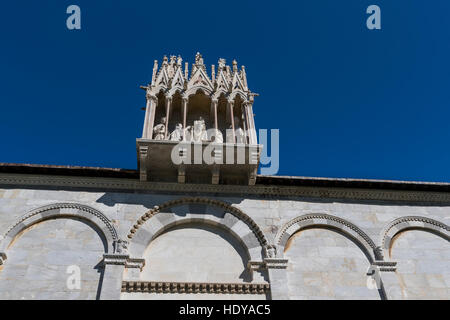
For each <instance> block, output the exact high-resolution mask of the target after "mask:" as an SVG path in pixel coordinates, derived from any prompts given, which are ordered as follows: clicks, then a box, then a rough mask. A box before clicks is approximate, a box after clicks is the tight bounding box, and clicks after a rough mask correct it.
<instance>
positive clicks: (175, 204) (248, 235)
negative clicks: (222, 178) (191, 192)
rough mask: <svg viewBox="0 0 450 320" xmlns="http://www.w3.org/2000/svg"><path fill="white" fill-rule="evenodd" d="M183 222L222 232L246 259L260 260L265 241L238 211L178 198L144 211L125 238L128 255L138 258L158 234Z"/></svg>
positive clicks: (215, 202)
mask: <svg viewBox="0 0 450 320" xmlns="http://www.w3.org/2000/svg"><path fill="white" fill-rule="evenodd" d="M184 223H205V224H209V225H213V226H217V227H220V228H222V229H225V230H227V231H229V232H230V233H231V234H232V235H233V236H234V237H236V238H237V239H238V240H239V241H240V242H241V243H242V244H243V246H244V248H246V249H247V251H248V255H249V257H250V260H252V261H262V260H263V247H264V246H265V245H266V244H267V240H266V237H265V236H264V234H263V232H262V231H261V230H260V229H259V227H258V225H257V224H256V223H255V222H254V221H253V220H252V219H251V218H250V217H249V216H247V215H246V214H245V213H243V212H242V211H241V210H240V209H238V208H236V207H233V206H231V205H229V204H227V203H225V202H222V201H219V200H212V199H207V198H181V199H177V200H172V201H168V202H166V203H163V204H161V205H160V206H155V207H154V208H152V209H150V210H149V211H147V212H146V213H145V214H143V215H142V216H141V217H140V218H139V219H138V220H137V222H136V224H135V225H134V226H133V227H132V228H131V230H130V232H129V233H128V235H127V237H128V239H129V240H130V245H129V249H128V250H129V253H130V255H131V256H133V257H141V256H142V255H143V253H144V251H145V249H146V248H147V247H148V245H149V244H150V242H151V241H152V240H153V239H155V238H156V237H157V236H158V235H160V234H161V233H162V232H164V231H166V230H168V229H170V228H171V227H173V226H175V225H178V224H184Z"/></svg>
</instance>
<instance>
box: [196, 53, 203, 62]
mask: <svg viewBox="0 0 450 320" xmlns="http://www.w3.org/2000/svg"><path fill="white" fill-rule="evenodd" d="M195 64H199V65H202V64H203V58H202V55H201V54H200V52H197V54H196V55H195Z"/></svg>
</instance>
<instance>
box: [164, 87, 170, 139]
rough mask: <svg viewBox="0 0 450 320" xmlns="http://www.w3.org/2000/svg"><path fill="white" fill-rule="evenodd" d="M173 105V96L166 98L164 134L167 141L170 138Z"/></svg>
mask: <svg viewBox="0 0 450 320" xmlns="http://www.w3.org/2000/svg"><path fill="white" fill-rule="evenodd" d="M171 104H172V96H166V133H165V134H164V139H165V140H167V138H168V137H169V116H170V106H171Z"/></svg>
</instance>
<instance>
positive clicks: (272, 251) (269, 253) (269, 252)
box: [265, 245, 277, 258]
mask: <svg viewBox="0 0 450 320" xmlns="http://www.w3.org/2000/svg"><path fill="white" fill-rule="evenodd" d="M265 249H266V257H267V258H276V256H277V247H275V246H274V245H267V246H266V247H265Z"/></svg>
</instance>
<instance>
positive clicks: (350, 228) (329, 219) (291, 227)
mask: <svg viewBox="0 0 450 320" xmlns="http://www.w3.org/2000/svg"><path fill="white" fill-rule="evenodd" d="M314 227H318V228H325V229H330V230H336V231H338V232H340V233H342V234H344V235H346V236H347V237H349V238H350V239H351V240H352V241H354V242H355V243H356V244H357V245H358V246H359V247H360V248H361V249H362V250H363V252H364V254H365V255H366V256H367V258H368V259H369V262H370V263H372V262H374V261H376V260H380V259H381V256H380V254H379V250H378V248H377V246H376V245H375V243H374V242H373V241H372V239H371V238H370V237H369V236H368V235H367V234H366V233H365V232H364V231H362V230H361V229H360V228H358V227H357V226H356V225H354V224H353V223H351V222H349V221H347V220H345V219H342V218H339V217H336V216H332V215H328V214H324V213H323V214H321V213H317V214H305V215H302V216H299V217H296V218H294V219H292V220H290V221H289V222H287V223H286V224H285V225H284V226H283V227H282V228H281V229H280V231H279V232H278V233H277V235H276V237H275V244H276V245H278V246H281V247H282V248H283V249H284V248H285V246H286V244H287V242H288V240H289V238H290V237H291V236H293V235H294V234H295V233H296V232H298V231H300V230H303V229H310V228H314Z"/></svg>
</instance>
